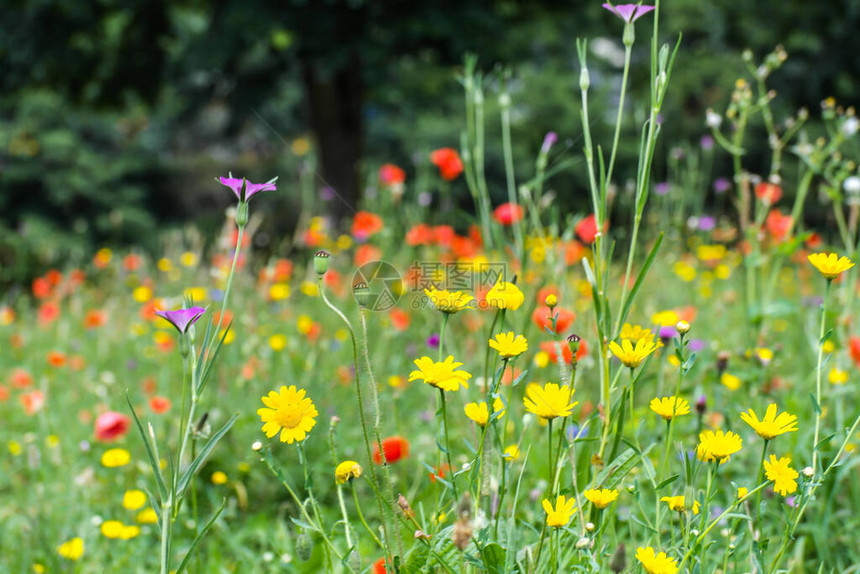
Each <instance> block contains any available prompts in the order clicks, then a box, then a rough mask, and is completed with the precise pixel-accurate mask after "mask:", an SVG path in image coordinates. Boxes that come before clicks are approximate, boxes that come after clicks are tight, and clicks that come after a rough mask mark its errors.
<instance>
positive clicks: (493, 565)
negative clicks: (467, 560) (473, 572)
mask: <svg viewBox="0 0 860 574" xmlns="http://www.w3.org/2000/svg"><path fill="white" fill-rule="evenodd" d="M506 556H507V552H506V551H505V549H504V548H502V547H501V546H500V545H499V544H496V543H495V542H494V543H492V544H488V545H486V546H484V549H483V552H481V558H482V559H483V561H484V566H486V567H487V570H488V571H489V572H497V573H498V574H502V573H503V572H504V571H505V570H504V568H505V558H506Z"/></svg>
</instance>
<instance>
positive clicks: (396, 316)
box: [389, 307, 411, 332]
mask: <svg viewBox="0 0 860 574" xmlns="http://www.w3.org/2000/svg"><path fill="white" fill-rule="evenodd" d="M389 316H390V317H391V326H392V327H394V329H395V330H396V331H400V332H403V331H405V330H406V329H408V328H409V323H410V322H411V319H410V318H409V314H408V313H407V312H406V311H404V310H403V309H400V308H399V307H393V308H392V309H391V311H390V312H389Z"/></svg>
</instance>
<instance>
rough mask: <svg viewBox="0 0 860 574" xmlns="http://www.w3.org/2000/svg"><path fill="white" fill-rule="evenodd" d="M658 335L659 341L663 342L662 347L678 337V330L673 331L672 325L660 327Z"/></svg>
mask: <svg viewBox="0 0 860 574" xmlns="http://www.w3.org/2000/svg"><path fill="white" fill-rule="evenodd" d="M659 333H660V339H662V340H663V341H664V343H663V344H664V345H665V344H666V343H667V342H669V341H670V340H672V339H674V338H675V337H677V336H678V330H677V329H675V326H674V325H666V326H664V327H660V331H659Z"/></svg>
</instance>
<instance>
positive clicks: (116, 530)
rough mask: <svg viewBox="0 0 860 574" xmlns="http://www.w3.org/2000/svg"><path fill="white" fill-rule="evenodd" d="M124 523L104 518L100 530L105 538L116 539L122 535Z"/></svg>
mask: <svg viewBox="0 0 860 574" xmlns="http://www.w3.org/2000/svg"><path fill="white" fill-rule="evenodd" d="M124 528H125V525H124V524H123V523H122V522H120V521H119V520H105V521H104V522H102V526H101V531H102V535H103V536H104V537H105V538H111V539H116V538H120V537H121V536H122V531H123V529H124Z"/></svg>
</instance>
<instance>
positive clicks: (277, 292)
mask: <svg viewBox="0 0 860 574" xmlns="http://www.w3.org/2000/svg"><path fill="white" fill-rule="evenodd" d="M289 296H290V286H289V285H287V284H286V283H275V284H274V285H272V286H271V287H269V299H271V300H272V301H283V300H284V299H286V298H288V297H289Z"/></svg>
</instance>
